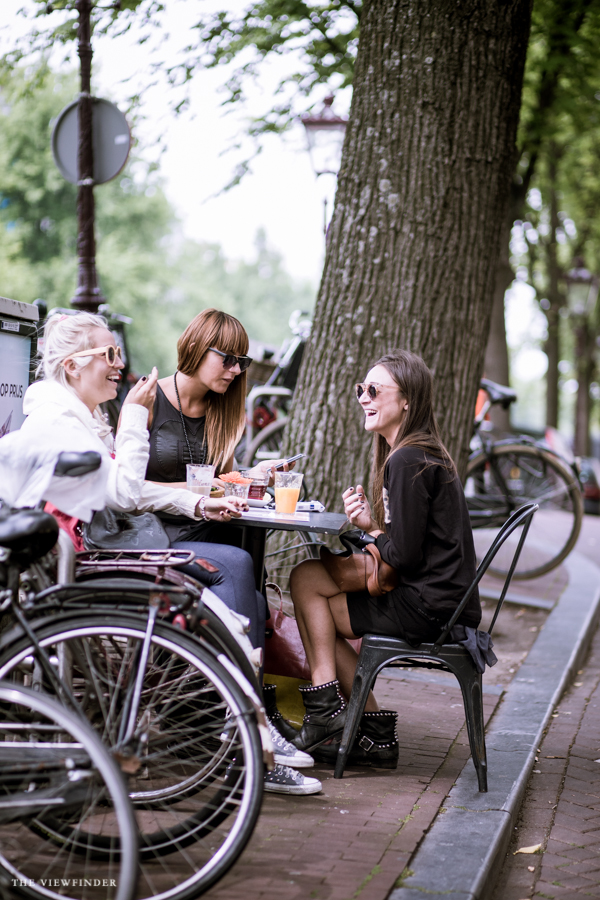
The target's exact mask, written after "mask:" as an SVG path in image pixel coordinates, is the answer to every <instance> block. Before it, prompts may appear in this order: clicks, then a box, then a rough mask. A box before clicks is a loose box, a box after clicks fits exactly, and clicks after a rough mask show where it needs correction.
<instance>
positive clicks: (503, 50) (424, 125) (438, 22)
mask: <svg viewBox="0 0 600 900" xmlns="http://www.w3.org/2000/svg"><path fill="white" fill-rule="evenodd" d="M66 5H67V4H66V3H65V2H63V0H60V2H58V3H56V4H54V8H56V7H62V6H66ZM161 8H162V7H161V5H160V4H159V3H157V2H151V0H145V2H144V0H140V2H137V0H128V2H127V3H125V4H119V5H118V6H111V7H110V8H106V7H105V8H101V7H100V6H96V10H95V12H96V16H97V19H96V21H97V28H102V27H104V25H103V22H104V23H108V26H109V27H110V24H111V22H112V23H113V24H114V23H115V21H116V22H117V27H124V28H126V27H128V24H127V23H128V22H130V21H132V16H133V15H134V14H136V13H137V14H139V15H141V16H142V17H143V16H145V17H146V19H145V21H147V22H149V21H152V20H156V21H157V22H159V21H160V16H161ZM40 9H43V7H42V6H41V5H40ZM530 13H531V2H530V0H511V2H505V0H502V2H500V0H469V2H467V3H464V4H462V5H461V6H460V7H459V6H457V4H456V3H454V2H452V0H428V2H425V0H424V2H421V3H420V4H418V6H417V7H413V5H412V4H409V3H408V2H406V0H370V2H369V3H367V4H366V5H365V6H363V7H362V8H361V7H360V6H358V5H353V4H351V3H348V2H346V3H333V4H332V3H330V4H322V5H321V6H318V7H316V8H313V6H309V5H306V4H302V3H301V4H300V5H299V6H298V5H295V4H294V3H292V2H291V0H281V2H280V0H271V2H270V3H268V2H267V0H264V2H263V3H262V4H259V6H255V5H253V6H252V7H251V8H248V12H247V14H246V16H245V17H243V21H242V22H241V25H240V27H239V28H238V23H237V22H234V21H232V18H231V17H230V16H229V15H228V14H227V13H224V12H219V13H217V14H215V16H214V17H213V23H214V26H215V27H214V28H213V29H212V30H211V28H210V27H209V28H208V31H207V27H208V26H207V27H205V26H206V25H207V23H199V28H198V38H199V39H198V41H197V47H196V48H190V53H191V57H190V58H189V59H188V60H186V61H184V62H183V63H182V64H181V65H180V64H179V61H178V65H177V66H171V67H168V66H164V64H163V68H166V69H167V72H168V74H169V75H170V77H172V78H174V79H175V80H176V79H177V77H180V76H181V77H182V78H183V79H185V78H188V77H191V75H192V74H193V72H194V69H195V67H196V66H198V65H201V64H206V60H207V59H208V64H215V65H217V64H219V63H220V62H222V61H228V60H231V59H233V58H235V57H236V56H237V54H238V53H239V52H240V51H243V52H246V51H247V50H248V49H249V48H255V51H256V52H255V60H256V61H257V62H260V60H261V59H262V58H264V57H265V56H266V55H267V54H268V53H271V52H272V53H280V52H283V50H285V49H290V50H291V51H293V52H296V53H299V56H300V59H301V65H300V70H305V69H306V64H307V63H309V64H310V63H312V64H313V68H314V69H315V72H316V75H315V76H312V75H310V73H308V74H307V75H306V77H304V76H303V74H302V71H300V70H299V71H297V72H296V74H295V75H294V76H293V77H291V78H290V79H288V82H287V87H289V86H290V84H295V85H296V87H297V88H298V90H297V92H296V93H297V94H299V95H302V93H303V92H304V93H305V94H306V93H309V92H310V91H311V90H312V88H313V87H314V85H315V84H318V83H322V82H326V81H328V80H330V79H331V78H333V79H334V80H336V79H337V81H338V83H340V81H341V82H342V83H346V82H349V80H350V78H352V82H353V89H354V96H353V103H352V112H351V117H350V123H349V128H348V133H347V137H346V144H345V151H344V156H345V158H344V162H343V165H342V170H341V173H340V181H339V189H338V199H337V203H336V211H335V213H334V218H333V222H332V226H331V231H330V238H329V242H328V250H327V258H326V264H325V273H324V278H323V282H322V287H321V293H320V300H319V304H318V307H317V314H316V323H315V329H314V332H313V339H312V341H311V344H310V346H309V351H308V353H307V355H306V357H305V362H304V366H303V374H302V375H301V382H300V390H299V392H298V403H297V406H296V411H295V420H294V427H293V428H292V434H291V439H292V440H295V441H296V442H298V443H300V444H301V445H302V446H303V447H314V449H315V450H316V451H318V452H315V453H314V454H313V457H312V463H311V465H312V466H313V468H314V471H313V472H312V473H311V474H312V476H313V480H314V482H315V486H316V487H317V488H319V487H320V486H321V483H322V477H321V476H320V474H319V471H318V470H319V468H320V467H321V466H323V465H324V466H325V470H327V471H328V472H329V474H330V475H331V476H332V477H330V478H329V481H328V487H327V494H331V497H332V498H333V497H336V500H337V496H338V494H339V490H340V487H342V486H345V484H346V483H347V481H348V478H349V477H350V475H351V473H352V472H354V473H356V466H357V462H356V456H355V452H354V448H352V449H349V451H348V453H347V454H340V453H339V452H338V453H337V458H336V465H335V466H334V467H332V468H331V469H329V468H328V465H327V463H328V461H329V457H330V456H331V454H332V453H333V452H334V448H335V450H338V449H339V446H340V440H339V436H340V435H342V436H343V437H344V438H345V439H347V440H348V439H350V438H351V439H354V438H356V439H357V441H359V438H360V435H359V433H357V432H360V429H359V428H358V426H357V418H356V415H355V411H354V406H353V403H352V401H351V399H350V397H349V395H348V388H349V385H350V384H351V383H352V381H354V380H355V379H356V377H357V371H358V372H360V371H361V370H363V369H364V367H365V366H366V365H367V364H368V362H369V361H370V360H371V359H372V357H373V355H377V354H378V353H379V352H382V351H383V350H385V349H388V348H389V346H390V344H392V345H394V344H402V345H405V346H410V347H412V348H413V349H415V350H417V351H418V352H420V353H422V354H423V355H424V356H425V358H426V359H427V361H428V362H429V363H430V364H431V366H432V367H433V368H434V370H435V371H436V375H437V379H438V384H439V390H440V395H441V398H442V399H441V400H440V402H439V404H438V411H439V413H440V417H441V419H442V425H443V427H444V430H445V437H446V440H447V442H448V444H449V448H450V450H451V452H452V453H453V455H454V456H455V458H456V459H457V461H458V463H459V465H461V466H462V465H463V464H464V462H465V459H466V453H467V449H468V437H469V434H470V429H471V416H472V409H473V408H474V400H475V393H476V389H477V381H478V378H479V374H480V371H481V364H482V358H483V350H484V344H485V338H486V336H487V331H488V327H489V307H490V304H489V297H490V296H491V293H492V287H493V274H494V271H495V261H494V259H493V255H494V253H495V254H496V256H497V255H498V253H499V240H500V231H499V229H500V223H501V222H503V221H504V220H505V216H506V212H505V210H506V200H507V191H508V185H509V182H510V174H511V172H512V171H513V168H514V165H515V152H514V137H515V132H516V125H517V120H518V113H519V106H520V94H521V80H522V71H523V65H524V60H525V52H526V46H527V39H528V34H529V20H530ZM359 18H360V29H361V33H360V38H359V40H358V49H357V37H358V35H357V30H356V25H357V22H358V19H359ZM73 24H74V17H73V16H72V14H71V13H67V14H65V16H64V18H63V21H62V22H61V24H60V30H59V31H58V32H57V34H58V37H59V38H61V39H63V38H64V39H65V40H70V39H71V38H72V37H73ZM365 29H366V30H365ZM40 41H42V43H43V41H48V34H45V35H43V34H42V35H41V36H40ZM34 43H35V41H34ZM38 45H39V44H38ZM250 52H251V51H250ZM355 54H356V65H354V62H353V59H354V55H355ZM246 58H247V54H246ZM13 61H14V60H13ZM253 65H254V62H252V61H251V62H250V63H244V64H243V65H242V68H241V69H240V70H239V71H238V74H236V75H234V77H233V79H232V80H230V82H229V87H230V99H231V100H232V101H236V100H237V99H239V96H240V91H241V85H242V83H243V79H244V78H246V77H248V76H249V75H251V74H252V71H253V70H252V67H253ZM338 73H339V74H338ZM305 74H306V73H305ZM282 91H283V88H282ZM290 115H291V106H290V109H289V111H288V112H287V113H286V111H285V109H284V110H283V119H281V117H279V118H278V114H277V110H275V111H272V114H267V115H266V116H265V117H263V121H262V123H259V128H263V130H280V129H281V127H282V125H285V120H286V116H287V117H288V119H289V117H290ZM381 123H384V125H382V124H381ZM465 334H468V335H469V337H470V340H469V342H468V343H467V345H466V346H465V342H464V340H463V338H464V335H465ZM340 351H341V352H340ZM315 381H316V382H317V383H318V390H317V392H316V394H315V393H314V392H313V390H312V388H313V385H315ZM324 389H326V391H327V393H326V395H324V393H323V391H324ZM316 398H319V399H318V402H317V399H316ZM317 407H320V409H317ZM317 419H318V420H319V421H318V423H317V421H316V420H317ZM330 419H331V421H329V420H330ZM321 435H326V439H325V442H323V441H322V440H321V437H320V436H321ZM325 444H326V445H327V446H326V447H325ZM363 446H365V445H364V443H363ZM325 450H326V452H325ZM360 459H361V461H360V463H359V465H358V468H359V469H362V471H363V472H364V471H365V469H366V460H367V452H366V446H365V449H364V451H363V453H362V456H361V458H360ZM321 471H322V470H321ZM352 477H354V476H352ZM324 496H325V495H324Z"/></svg>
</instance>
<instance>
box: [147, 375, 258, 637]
mask: <svg viewBox="0 0 600 900" xmlns="http://www.w3.org/2000/svg"><path fill="white" fill-rule="evenodd" d="M184 418H185V427H186V431H187V435H188V440H189V442H190V447H191V450H192V456H193V460H190V458H189V451H188V448H187V443H186V440H185V435H184V433H183V427H182V425H181V416H180V414H179V410H178V409H177V408H176V407H174V406H173V405H172V404H171V403H170V401H169V400H168V399H167V397H166V396H165V394H164V392H163V391H162V390H161V387H160V385H159V387H158V390H157V392H156V400H155V402H154V416H153V419H152V426H151V428H150V458H149V461H148V468H147V471H146V479H147V480H148V481H158V482H161V483H164V484H169V483H172V482H176V481H185V480H186V468H185V467H186V465H187V463H189V462H194V463H200V462H201V461H203V460H204V456H205V451H204V421H205V420H204V416H200V417H199V418H197V419H193V418H190V417H189V416H185V417H184ZM156 515H157V516H159V517H160V518H161V520H162V522H163V524H164V526H165V530H166V532H167V534H168V536H169V539H170V541H171V546H173V547H176V548H177V547H178V548H181V549H185V550H192V551H193V552H194V553H195V555H196V556H198V557H201V558H202V559H206V560H208V562H211V563H212V564H213V565H215V566H217V568H218V569H219V580H218V581H217V582H216V583H215V584H213V585H211V590H212V591H213V592H214V593H215V594H216V595H217V596H218V597H220V598H221V600H222V601H223V602H224V603H225V604H226V605H227V606H228V607H229V608H230V609H233V610H235V611H236V612H238V613H241V615H244V616H246V617H247V618H248V619H250V632H249V637H250V640H251V641H252V644H253V646H254V647H263V648H264V644H265V616H266V613H267V607H266V601H265V599H264V597H263V596H262V595H261V594H259V593H258V591H257V590H256V587H255V584H254V567H253V564H252V559H251V558H250V556H249V554H248V553H246V551H245V550H242V549H241V542H242V529H241V528H240V527H236V526H234V525H230V524H229V523H227V522H196V521H194V520H193V519H189V518H188V517H187V516H184V515H181V516H174V515H171V514H170V513H165V512H161V511H157V512H156ZM193 568H194V564H193V563H192V565H191V566H190V567H189V574H191V575H193V574H194V571H193Z"/></svg>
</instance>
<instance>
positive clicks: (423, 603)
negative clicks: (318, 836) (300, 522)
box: [291, 350, 481, 768]
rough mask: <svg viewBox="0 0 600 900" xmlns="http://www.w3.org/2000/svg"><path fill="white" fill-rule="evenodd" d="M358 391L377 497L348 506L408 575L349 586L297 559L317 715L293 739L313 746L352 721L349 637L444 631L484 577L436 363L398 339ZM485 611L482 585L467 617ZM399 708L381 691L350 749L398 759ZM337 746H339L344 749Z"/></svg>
mask: <svg viewBox="0 0 600 900" xmlns="http://www.w3.org/2000/svg"><path fill="white" fill-rule="evenodd" d="M355 390H356V395H357V399H358V402H359V404H360V406H361V408H362V411H363V413H364V416H365V429H366V431H369V432H372V433H373V437H374V455H373V468H372V477H371V483H372V497H373V505H372V507H371V505H370V504H369V502H368V500H367V498H366V496H365V492H364V490H363V487H362V485H360V484H359V485H357V486H356V488H354V487H350V488H348V489H347V490H346V491H345V492H344V494H343V495H342V496H343V499H344V508H345V512H346V515H347V516H348V519H349V520H350V522H351V523H352V524H353V525H355V526H356V527H357V528H361V529H362V530H363V531H365V532H368V533H370V534H371V535H373V536H374V537H375V539H376V546H377V549H378V550H379V552H380V554H381V557H382V559H383V560H384V561H385V562H387V563H389V564H390V565H391V566H393V567H394V568H395V569H396V571H397V574H398V582H399V583H398V587H397V588H395V589H394V590H392V591H389V592H388V593H386V594H384V595H383V596H381V597H371V596H370V595H369V594H368V592H367V591H363V592H357V593H348V594H345V593H340V591H339V589H338V587H337V585H336V584H335V582H334V581H333V579H332V577H331V576H330V575H329V573H328V572H327V570H326V568H325V566H324V565H323V563H321V562H320V561H318V560H308V561H306V562H303V563H301V564H300V565H299V566H297V567H296V569H294V571H293V573H292V578H291V593H292V599H293V601H294V607H295V611H296V619H297V621H298V626H299V629H300V634H301V636H302V641H303V643H304V647H305V649H306V655H307V658H308V662H309V665H310V670H311V675H312V686H310V687H305V688H301V691H302V694H303V699H304V703H305V706H306V709H307V715H306V716H305V720H304V724H303V726H302V730H301V731H300V733H299V735H298V737H297V738H296V739H295V741H294V743H295V744H296V746H298V747H299V748H302V749H305V750H309V751H312V750H314V749H315V748H319V747H323V745H326V744H328V743H329V744H331V743H332V742H334V741H335V739H339V737H340V736H341V732H342V731H343V728H344V720H345V708H346V702H345V699H344V696H345V697H348V696H349V695H350V691H351V689H352V681H353V678H354V671H355V669H356V661H357V654H356V652H355V650H354V649H353V648H352V647H351V646H350V644H349V643H348V641H347V640H346V639H347V638H348V639H355V638H358V637H361V636H362V635H363V634H367V633H372V634H384V635H391V636H394V637H400V638H403V639H404V640H406V641H408V642H409V643H411V644H413V645H414V646H418V645H419V644H420V643H422V642H424V641H434V640H435V639H436V638H437V637H438V636H439V634H440V633H441V631H442V629H443V626H444V624H445V623H446V622H447V621H448V619H449V618H450V616H451V615H452V613H453V612H454V610H455V609H456V607H457V605H458V604H459V603H460V601H461V599H462V597H463V595H464V593H465V591H466V590H467V588H468V586H469V585H470V584H471V582H472V581H473V578H474V577H475V568H476V561H475V550H474V547H473V537H472V533H471V526H470V523H469V515H468V511H467V505H466V501H465V498H464V494H463V490H462V486H461V483H460V480H459V478H458V475H457V472H456V469H455V466H454V463H453V462H452V459H451V458H450V455H449V453H448V451H447V450H446V448H445V447H444V444H443V443H442V440H441V437H440V433H439V429H438V426H437V423H436V420H435V415H434V412H433V379H432V375H431V372H430V371H429V369H428V368H427V366H426V365H425V363H424V362H423V360H422V359H421V358H420V357H419V356H416V355H415V354H414V353H410V352H408V351H406V350H399V351H395V352H393V353H390V354H388V355H386V356H383V357H382V358H381V359H379V360H378V361H377V362H376V363H375V365H374V366H373V368H372V369H371V370H370V371H369V372H368V374H367V377H366V379H365V382H364V383H361V384H357V385H356V388H355ZM480 619H481V607H480V603H479V597H478V595H477V592H475V594H474V595H473V596H472V597H471V600H470V601H469V604H468V605H467V608H466V609H465V611H464V613H463V614H462V616H461V618H460V622H459V624H462V625H465V626H470V627H474V628H476V627H477V625H478V624H479V621H480ZM396 719H397V714H396V713H394V712H392V711H390V710H380V709H379V707H378V705H377V701H376V700H375V697H374V696H373V694H372V693H371V694H370V695H369V699H368V701H367V705H366V707H365V713H364V715H363V719H362V721H361V725H360V730H359V739H358V740H357V742H356V743H355V748H354V749H353V751H352V754H351V760H352V761H353V762H354V763H362V764H365V765H378V766H386V767H390V768H392V767H395V766H396V765H397V760H398V742H397V738H396V733H395V725H396ZM362 735H366V737H367V738H368V740H367V741H361V740H360V738H361V736H362ZM329 749H330V751H331V752H330V753H329V757H332V756H334V750H335V749H337V748H335V747H330V748H329ZM322 752H323V751H322ZM326 755H327V754H326Z"/></svg>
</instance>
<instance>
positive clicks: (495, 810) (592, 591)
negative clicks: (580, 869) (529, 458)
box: [388, 552, 600, 900]
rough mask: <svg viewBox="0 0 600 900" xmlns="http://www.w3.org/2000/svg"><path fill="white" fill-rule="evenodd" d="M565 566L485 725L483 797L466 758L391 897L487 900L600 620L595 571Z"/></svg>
mask: <svg viewBox="0 0 600 900" xmlns="http://www.w3.org/2000/svg"><path fill="white" fill-rule="evenodd" d="M564 565H566V567H567V569H568V572H569V583H568V585H567V587H566V588H565V590H564V592H563V594H562V596H561V598H560V599H559V601H558V603H557V604H556V606H555V607H554V610H553V611H552V612H551V613H550V615H549V617H548V619H547V620H546V623H545V625H544V627H543V629H542V630H541V632H540V634H539V636H538V638H537V640H536V642H535V644H534V645H533V647H532V648H531V650H530V652H529V654H528V656H527V658H526V659H525V661H524V662H523V664H522V665H521V668H520V669H519V671H518V673H517V677H516V678H515V679H514V680H513V681H512V683H511V684H510V686H509V687H508V688H507V690H506V693H505V694H504V697H503V699H502V702H501V705H500V707H499V709H498V710H497V712H496V713H495V715H494V717H493V719H492V721H491V723H490V724H489V726H488V729H487V732H486V745H487V757H488V783H489V790H488V793H487V794H480V793H479V791H478V789H477V776H476V774H475V767H474V766H473V762H472V760H471V758H470V757H469V759H468V761H467V763H466V765H465V767H464V769H463V771H462V772H461V774H460V776H459V778H458V779H457V781H456V783H455V785H454V787H453V788H452V790H451V791H450V793H449V794H448V796H447V798H446V799H445V800H444V803H443V806H444V808H445V809H446V812H444V813H438V815H437V817H436V819H435V820H434V822H433V825H432V826H431V828H430V830H429V832H428V833H427V834H426V836H425V838H424V839H423V841H422V843H421V845H420V847H419V848H418V849H417V851H416V853H415V855H414V856H413V858H412V859H411V861H410V862H409V864H408V868H409V869H410V870H411V875H410V876H409V877H408V878H405V880H404V881H403V885H402V887H399V888H396V889H395V890H393V891H392V892H391V893H390V895H389V898H388V900H423V897H424V896H432V897H436V896H440V897H443V900H486V898H488V897H489V896H490V894H491V892H492V891H493V888H494V886H495V880H496V876H497V875H498V873H499V871H500V868H501V866H502V862H503V859H504V855H505V853H506V849H507V847H508V843H509V840H510V836H511V834H512V830H513V828H514V826H515V824H516V819H517V816H518V813H519V809H520V806H521V801H522V799H523V793H524V790H525V787H526V785H527V782H528V780H529V776H530V775H531V771H532V769H533V765H534V762H535V754H536V751H537V748H538V747H539V746H540V740H541V738H542V735H543V732H544V729H545V727H546V725H547V723H548V720H549V718H550V716H551V715H552V712H553V711H554V708H555V706H556V705H557V703H558V702H559V700H560V698H561V696H562V694H563V692H564V690H565V688H566V687H567V685H568V684H569V682H570V680H571V678H572V676H573V675H574V674H575V672H576V671H577V669H578V668H579V667H580V665H581V663H582V661H583V659H584V656H585V654H586V652H587V650H588V647H589V643H590V640H591V638H592V635H593V632H594V629H595V626H596V625H597V623H598V619H599V617H600V568H598V566H596V565H594V563H592V562H590V561H589V560H588V559H586V558H585V557H584V556H582V555H581V554H580V553H576V552H574V553H571V555H570V556H569V557H568V559H567V560H566V561H565V563H564Z"/></svg>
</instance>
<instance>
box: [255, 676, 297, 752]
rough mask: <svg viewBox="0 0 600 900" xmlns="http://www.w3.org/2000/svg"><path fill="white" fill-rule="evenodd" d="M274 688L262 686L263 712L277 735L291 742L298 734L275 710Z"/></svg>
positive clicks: (272, 685)
mask: <svg viewBox="0 0 600 900" xmlns="http://www.w3.org/2000/svg"><path fill="white" fill-rule="evenodd" d="M275 692H276V686H275V685H274V684H263V689H262V695H263V702H264V704H265V712H266V714H267V719H269V720H270V721H271V722H272V723H273V725H274V726H275V728H276V729H277V731H278V732H279V734H280V735H281V736H282V737H284V738H285V739H286V741H290V742H291V741H293V740H294V738H297V737H298V732H297V730H296V729H295V728H294V726H293V725H292V724H291V723H290V722H288V720H287V719H284V718H283V715H282V714H281V713H280V712H279V710H278V709H277V697H276V696H275Z"/></svg>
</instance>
